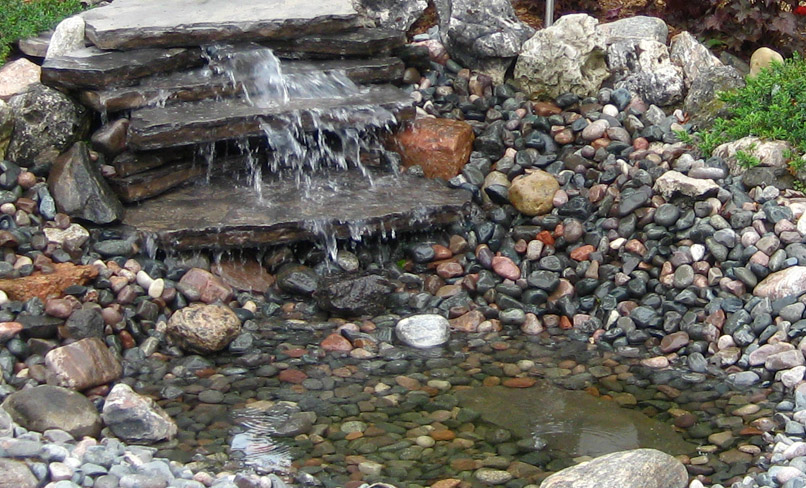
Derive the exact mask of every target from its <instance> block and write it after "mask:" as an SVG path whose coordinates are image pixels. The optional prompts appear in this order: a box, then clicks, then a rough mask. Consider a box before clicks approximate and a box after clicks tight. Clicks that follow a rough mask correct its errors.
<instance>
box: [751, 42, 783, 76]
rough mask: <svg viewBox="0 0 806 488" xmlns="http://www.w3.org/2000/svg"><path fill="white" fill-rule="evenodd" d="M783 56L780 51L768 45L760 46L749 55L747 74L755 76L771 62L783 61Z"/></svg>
mask: <svg viewBox="0 0 806 488" xmlns="http://www.w3.org/2000/svg"><path fill="white" fill-rule="evenodd" d="M783 62H784V57H783V56H781V53H779V52H777V51H775V50H773V49H770V48H768V47H760V48H758V49H756V50H755V51H753V55H752V56H750V74H748V75H747V76H749V77H751V78H755V77H756V76H757V75H758V74H759V73H760V72H761V70H763V69H765V68H769V67H770V66H771V65H772V63H783Z"/></svg>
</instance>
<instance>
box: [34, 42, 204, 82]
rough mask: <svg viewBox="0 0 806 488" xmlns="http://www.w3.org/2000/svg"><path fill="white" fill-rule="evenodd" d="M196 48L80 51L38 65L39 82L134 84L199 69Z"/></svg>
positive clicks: (198, 57)
mask: <svg viewBox="0 0 806 488" xmlns="http://www.w3.org/2000/svg"><path fill="white" fill-rule="evenodd" d="M203 62H204V60H203V59H202V57H201V50H200V49H198V48H194V49H185V48H173V49H138V50H136V51H126V52H123V51H101V50H99V49H96V48H91V47H90V48H84V49H79V50H77V51H73V52H72V53H70V55H69V56H58V57H54V58H51V59H48V60H45V62H44V63H43V64H42V83H44V84H46V85H50V86H54V87H58V88H66V89H74V88H85V89H86V88H91V89H98V88H104V87H106V86H107V85H110V84H113V83H114V84H127V83H129V84H130V83H134V82H135V80H137V79H138V78H143V77H145V76H149V75H153V74H155V73H163V72H170V71H175V70H182V69H188V68H193V67H196V66H201V65H202V64H203Z"/></svg>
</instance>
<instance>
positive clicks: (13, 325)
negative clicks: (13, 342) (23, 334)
mask: <svg viewBox="0 0 806 488" xmlns="http://www.w3.org/2000/svg"><path fill="white" fill-rule="evenodd" d="M22 329H23V326H22V324H21V323H19V322H0V344H3V343H4V342H6V341H8V340H9V339H11V338H13V337H14V336H16V335H17V334H19V333H20V331H21V330H22Z"/></svg>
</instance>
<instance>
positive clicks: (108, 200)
mask: <svg viewBox="0 0 806 488" xmlns="http://www.w3.org/2000/svg"><path fill="white" fill-rule="evenodd" d="M48 188H49V189H50V193H51V195H53V198H54V200H56V206H57V208H58V209H59V211H60V212H62V213H65V214H67V215H69V216H71V217H77V218H80V219H84V220H87V221H90V222H93V223H96V224H109V223H111V222H114V221H116V220H118V219H120V218H121V217H122V216H123V205H122V204H121V203H120V200H118V199H117V197H116V196H115V194H114V193H113V192H112V189H111V188H110V187H109V185H108V184H107V183H106V179H105V178H104V177H103V176H102V175H101V171H100V169H99V167H98V165H97V164H96V163H93V162H92V161H91V160H90V155H89V150H88V149H87V145H86V144H85V143H83V142H78V143H76V144H74V145H73V147H72V148H70V150H69V151H67V152H66V153H64V154H62V155H60V156H59V157H58V158H56V163H55V164H54V165H53V169H52V170H51V172H50V175H49V176H48Z"/></svg>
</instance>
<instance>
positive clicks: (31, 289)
mask: <svg viewBox="0 0 806 488" xmlns="http://www.w3.org/2000/svg"><path fill="white" fill-rule="evenodd" d="M96 276H98V270H97V269H95V266H89V265H87V266H76V265H75V264H73V263H57V264H54V265H53V272H52V273H48V274H44V273H41V272H34V273H33V274H31V275H29V276H23V277H22V278H14V279H5V280H0V290H3V291H4V292H6V295H8V297H9V298H10V299H12V300H19V301H21V302H24V301H26V300H29V299H31V298H33V297H38V298H39V299H40V300H42V301H43V302H47V301H48V298H55V297H60V296H62V295H64V289H65V288H67V287H68V286H70V285H85V284H87V283H88V282H89V281H90V280H91V279H93V278H95V277H96Z"/></svg>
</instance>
